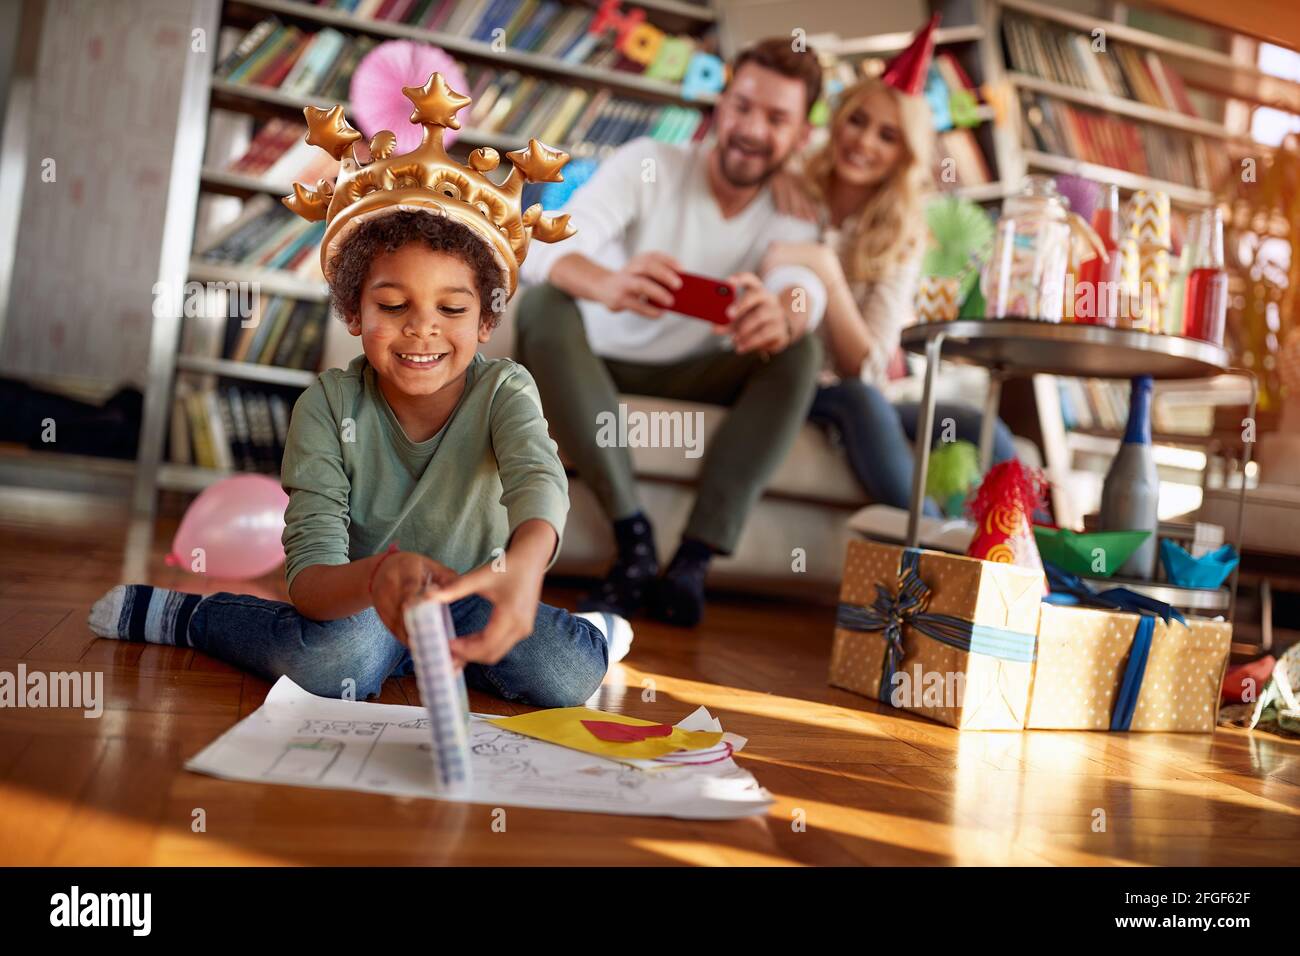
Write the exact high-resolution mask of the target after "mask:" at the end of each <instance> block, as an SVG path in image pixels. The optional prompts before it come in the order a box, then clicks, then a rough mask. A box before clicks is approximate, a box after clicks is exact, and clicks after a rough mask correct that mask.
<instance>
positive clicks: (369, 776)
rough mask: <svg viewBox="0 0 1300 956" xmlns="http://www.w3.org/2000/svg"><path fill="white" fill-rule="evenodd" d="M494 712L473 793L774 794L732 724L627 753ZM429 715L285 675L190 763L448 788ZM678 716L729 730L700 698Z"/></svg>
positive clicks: (477, 759) (478, 750) (607, 797)
mask: <svg viewBox="0 0 1300 956" xmlns="http://www.w3.org/2000/svg"><path fill="white" fill-rule="evenodd" d="M489 719H491V718H490V717H488V716H482V715H477V714H476V715H473V716H472V719H471V722H470V747H471V752H472V756H471V760H472V762H473V786H472V789H471V791H470V794H469V796H468V797H467V798H463V799H465V801H466V802H469V803H481V804H489V805H492V806H517V807H538V808H543V809H552V810H572V811H583V812H589V813H615V814H629V815H637V816H667V817H682V818H686V819H697V820H728V819H735V818H739V817H745V816H751V815H753V814H759V813H763V812H764V811H766V809H767V808H768V807H769V806H770V805H771V803H772V798H771V796H770V795H769V794H768V793H767V791H766V790H764V789H763V788H762V787H761V786H759V784H758V781H756V780H755V779H754V777H753V776H752V775H751V774H750V773H749V772H748V771H746V770H744V769H742V768H741V767H739V766H737V765H736V763H735V762H734V761H733V760H732V759H731V754H732V752H733V751H735V750H738V749H740V747H741V746H743V744H744V738H742V737H737V736H736V735H734V734H725V735H724V739H723V740H721V741H720V742H719V743H718V745H717V746H716V747H714V748H711V749H710V750H708V751H696V752H693V753H691V754H690V760H691V761H695V762H687V761H681V762H680V763H679V762H677V761H673V760H672V755H668V756H666V757H663V758H660V759H658V760H634V761H627V762H618V761H613V760H607V759H604V758H601V757H597V756H593V755H591V754H584V753H581V752H579V751H576V750H571V749H569V748H566V747H560V746H557V745H555V744H550V743H546V742H545V741H541V740H535V739H533V738H531V737H525V736H522V735H520V734H516V733H514V732H512V731H509V730H505V729H503V728H500V727H496V726H494V725H493V724H492V723H489ZM428 720H429V717H428V714H427V712H426V711H425V709H424V708H423V707H410V706H403V705H398V704H372V703H365V702H353V701H344V700H331V699H327V698H323V697H316V696H315V695H313V694H309V693H307V691H305V690H303V689H302V688H301V687H299V686H298V685H297V684H295V683H294V682H293V681H291V680H290V679H289V678H288V677H281V678H280V680H279V681H278V682H277V683H276V685H275V686H274V687H273V688H271V692H270V693H269V694H268V695H267V698H266V701H265V703H263V705H262V706H261V707H260V708H258V709H257V710H256V711H254V712H253V713H252V714H250V715H249V716H247V717H245V718H244V719H243V720H241V721H240V722H239V723H238V724H236V725H235V726H234V727H232V728H231V729H230V730H228V731H227V732H226V733H224V734H222V735H221V736H220V737H219V738H218V739H217V740H216V741H214V742H213V743H212V744H210V745H208V746H207V747H206V748H204V749H203V751H202V752H200V753H199V754H198V755H197V756H195V757H194V758H193V759H191V760H190V761H189V762H188V763H186V765H185V766H186V769H188V770H193V771H195V772H198V773H206V774H211V775H212V776H216V777H223V778H225V779H229V780H245V781H251V782H256V783H279V784H292V785H297V786H303V787H322V788H329V789H341V790H362V791H368V792H372V793H387V794H392V795H395V796H409V797H429V798H438V797H439V792H438V789H437V787H436V785H435V782H434V773H433V763H432V759H431V754H430V746H431V745H430V736H429V726H428ZM677 727H679V728H681V729H683V730H690V731H700V730H705V731H714V732H719V733H720V732H721V727H720V726H719V725H718V722H717V720H716V719H715V718H713V717H712V716H710V715H709V713H708V711H706V710H705V709H704V708H702V707H701V708H699V709H698V710H696V711H695V712H694V713H692V714H690V715H689V716H688V717H687V718H685V719H684V720H682V721H680V722H679V723H678V724H677ZM704 761H707V762H704ZM642 767H645V768H646V769H641V768H642Z"/></svg>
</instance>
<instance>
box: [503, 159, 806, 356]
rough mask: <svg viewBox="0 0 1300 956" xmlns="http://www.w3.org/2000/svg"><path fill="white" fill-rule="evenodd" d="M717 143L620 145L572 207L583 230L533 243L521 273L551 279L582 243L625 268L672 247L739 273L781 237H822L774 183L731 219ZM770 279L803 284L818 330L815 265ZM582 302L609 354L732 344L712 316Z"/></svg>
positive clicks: (685, 259) (590, 329)
mask: <svg viewBox="0 0 1300 956" xmlns="http://www.w3.org/2000/svg"><path fill="white" fill-rule="evenodd" d="M710 148H711V144H703V143H694V144H689V145H686V146H673V145H669V144H666V143H660V142H657V141H655V140H652V139H647V138H641V139H635V140H632V141H631V142H629V143H626V144H624V145H623V146H621V147H620V148H619V149H618V150H616V151H615V152H614V153H613V154H612V155H611V156H610V157H609V158H608V159H606V160H605V161H604V162H603V163H601V164H600V167H599V168H598V169H597V170H596V172H595V174H594V175H593V176H592V177H591V179H590V180H588V181H587V182H586V183H584V184H583V185H582V187H581V188H579V189H578V190H577V191H576V192H575V193H574V194H573V197H572V198H571V199H570V201H569V202H568V204H567V205H566V206H565V207H564V211H565V212H567V213H570V214H572V216H573V225H574V226H575V227H577V230H578V232H577V235H575V236H574V237H573V238H571V239H566V240H565V241H564V242H561V243H557V244H555V245H547V244H545V243H539V242H535V243H532V244H531V245H530V246H529V249H528V258H527V259H526V260H525V261H524V265H523V268H522V270H521V276H522V279H523V281H525V282H529V283H540V282H545V281H546V280H547V278H548V277H549V276H550V274H551V267H552V266H553V265H554V264H555V263H556V261H557V260H559V259H561V258H563V257H564V256H566V255H569V254H570V253H575V252H576V253H581V254H582V255H585V256H587V257H588V258H589V259H591V260H593V261H594V262H596V263H598V264H600V265H602V266H604V267H606V268H608V269H618V268H621V267H622V266H623V265H624V264H625V263H626V262H627V261H628V259H630V258H631V257H632V256H635V255H637V254H639V253H642V252H665V253H668V254H669V255H671V256H673V257H675V258H676V259H677V261H678V262H680V263H681V266H682V268H683V269H684V270H686V271H687V272H693V273H695V274H697V275H704V276H709V277H711V278H716V279H725V278H726V277H727V276H729V275H732V274H734V273H737V272H757V271H758V267H759V264H760V263H761V261H762V259H763V254H764V252H766V251H767V247H768V245H769V244H770V243H772V242H773V241H775V240H780V241H785V242H815V241H817V233H818V229H817V226H816V224H814V223H811V222H804V221H803V220H800V219H795V218H792V217H790V216H784V215H782V214H780V213H778V212H777V211H776V207H775V205H774V204H773V202H772V197H771V193H770V192H769V190H767V189H763V190H761V191H760V192H759V194H758V195H757V196H756V197H755V198H754V200H753V201H752V202H751V203H750V204H749V205H748V206H746V207H745V208H744V209H743V210H741V211H740V212H739V213H737V214H736V215H734V216H732V217H731V218H730V219H728V218H725V217H724V216H723V215H722V211H721V210H720V209H719V208H718V203H717V201H716V200H715V199H714V198H713V193H712V191H711V190H710V188H709V180H708V154H709V150H710ZM762 278H763V281H764V284H766V285H767V287H768V288H769V289H772V291H774V292H780V291H782V290H783V289H788V288H791V287H794V286H798V287H801V288H803V289H804V291H805V293H806V294H807V299H808V304H809V327H808V330H809V331H810V332H811V331H812V330H813V329H814V328H815V327H816V325H817V323H818V322H820V320H821V316H822V312H823V311H824V309H825V303H826V289H825V286H824V285H823V284H822V282H821V280H820V279H818V278H817V276H816V274H815V273H814V272H812V271H811V270H809V269H803V268H799V267H783V268H780V269H776V270H773V271H772V272H771V273H769V274H768V275H765V276H762ZM578 307H579V309H581V311H582V319H583V325H584V326H585V327H586V330H587V340H588V342H590V343H591V348H592V350H593V351H594V352H595V353H596V354H597V355H601V356H604V357H606V358H612V359H621V360H625V361H631V362H640V363H644V364H652V365H653V364H667V363H670V362H677V361H681V360H683V359H688V358H694V357H697V356H701V355H708V354H712V353H717V352H720V351H723V350H724V349H725V348H726V347H727V346H728V345H729V343H730V340H729V339H728V338H727V337H725V336H718V335H715V334H714V333H713V331H712V327H711V326H710V324H709V323H708V322H703V321H701V320H699V319H694V318H690V317H688V316H683V315H679V314H677V313H674V312H664V313H663V315H662V316H661V317H660V318H658V319H648V318H645V317H644V316H640V315H637V314H636V313H634V312H611V311H610V310H609V309H607V308H606V307H605V306H604V305H602V304H601V303H599V302H592V301H588V300H582V301H580V302H579V303H578Z"/></svg>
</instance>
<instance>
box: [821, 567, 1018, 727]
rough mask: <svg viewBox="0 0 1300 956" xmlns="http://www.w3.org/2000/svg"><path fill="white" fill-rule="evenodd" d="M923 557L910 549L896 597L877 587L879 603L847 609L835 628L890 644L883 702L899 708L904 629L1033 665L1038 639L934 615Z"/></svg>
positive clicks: (882, 676)
mask: <svg viewBox="0 0 1300 956" xmlns="http://www.w3.org/2000/svg"><path fill="white" fill-rule="evenodd" d="M920 560H921V552H920V551H919V550H918V549H916V548H905V549H904V550H903V556H902V559H901V560H900V562H899V568H898V587H897V590H895V591H891V590H890V589H889V588H888V587H887V586H886V585H885V584H877V585H876V597H875V600H873V601H872V602H871V605H870V606H869V607H867V606H863V605H859V604H845V603H841V604H840V605H839V607H838V609H837V611H836V615H835V624H836V626H837V627H840V628H843V629H844V630H848V631H881V632H882V633H883V636H884V638H885V659H884V663H883V665H882V667H881V669H880V687H879V691H878V693H877V699H878V700H880V701H882V702H888V703H889V704H890V705H891V706H893V705H894V703H893V694H892V692H891V691H892V685H893V683H894V675H895V674H896V673H898V670H899V668H900V667H901V666H902V663H903V655H904V653H905V652H904V649H903V625H904V624H907V625H909V626H911V627H913V628H915V629H916V630H917V631H919V632H921V633H922V634H924V635H926V636H927V637H930V638H933V639H934V640H936V641H939V642H941V643H943V644H947V645H948V646H949V647H955V648H957V649H958V650H960V651H966V652H967V653H972V654H986V655H988V656H991V657H997V658H1001V659H1002V660H1009V661H1021V662H1029V661H1032V660H1033V659H1034V645H1035V642H1036V639H1037V635H1035V634H1025V633H1023V632H1021V631H1013V630H1010V629H1009V628H1004V627H994V626H992V625H988V624H975V623H974V622H972V621H967V620H964V619H963V618H960V617H954V616H953V615H951V614H935V613H932V612H930V611H929V610H928V607H929V605H930V593H931V592H930V586H929V585H928V584H926V583H925V582H924V581H923V580H921V575H920V573H919V570H918V569H919V567H920Z"/></svg>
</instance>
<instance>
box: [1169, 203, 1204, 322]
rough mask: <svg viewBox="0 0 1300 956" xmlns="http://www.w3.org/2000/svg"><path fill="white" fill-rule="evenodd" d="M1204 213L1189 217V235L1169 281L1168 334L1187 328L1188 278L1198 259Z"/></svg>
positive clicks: (1184, 241) (1184, 240)
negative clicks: (1197, 249) (1185, 315)
mask: <svg viewBox="0 0 1300 956" xmlns="http://www.w3.org/2000/svg"><path fill="white" fill-rule="evenodd" d="M1202 221H1203V214H1201V213H1197V214H1196V215H1194V216H1189V217H1188V218H1187V235H1186V236H1184V237H1183V250H1182V253H1181V254H1180V255H1179V257H1178V268H1177V270H1176V271H1175V272H1174V275H1173V278H1172V279H1171V280H1170V281H1169V302H1168V304H1167V306H1166V308H1165V317H1164V323H1163V324H1164V329H1163V331H1164V332H1165V333H1166V334H1167V335H1182V334H1183V330H1184V329H1185V328H1186V322H1185V321H1184V314H1185V310H1186V308H1187V305H1186V301H1187V278H1188V276H1190V275H1191V273H1192V263H1194V262H1195V261H1196V248H1197V246H1198V245H1199V244H1200V235H1201V223H1202Z"/></svg>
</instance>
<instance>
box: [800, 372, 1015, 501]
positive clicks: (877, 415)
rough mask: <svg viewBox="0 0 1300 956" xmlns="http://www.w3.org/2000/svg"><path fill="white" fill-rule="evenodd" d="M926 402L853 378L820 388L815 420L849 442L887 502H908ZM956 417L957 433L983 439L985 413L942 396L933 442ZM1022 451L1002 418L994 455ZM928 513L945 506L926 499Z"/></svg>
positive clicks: (851, 455)
mask: <svg viewBox="0 0 1300 956" xmlns="http://www.w3.org/2000/svg"><path fill="white" fill-rule="evenodd" d="M919 417H920V405H919V404H918V403H916V402H899V403H898V404H897V405H891V404H890V402H889V399H887V398H885V396H884V394H883V393H882V392H881V391H880V389H878V388H876V387H875V386H874V385H868V384H867V383H866V382H863V381H862V380H861V379H856V378H847V379H842V380H840V381H838V382H836V383H835V384H834V385H827V386H823V387H821V388H818V389H817V394H816V396H815V397H814V398H813V406H812V411H811V412H809V413H808V419H809V421H812V422H814V423H816V424H818V425H821V426H823V427H825V428H828V429H829V430H830V431H831V433H832V441H836V440H838V442H839V443H840V444H842V445H843V446H844V451H845V454H846V455H847V456H848V459H849V465H850V467H852V469H853V473H854V475H856V476H857V479H858V481H859V482H861V484H862V487H863V488H865V489H866V491H867V494H869V495H870V496H871V497H872V499H873V500H875V501H878V502H880V503H881V504H886V505H893V506H894V507H895V508H906V507H907V506H908V503H909V502H910V501H911V500H912V464H913V463H912V448H913V442H914V441H915V440H916V424H917V419H918V418H919ZM947 418H951V419H952V420H953V423H954V426H955V431H956V435H957V438H958V439H960V440H962V441H968V442H970V443H971V444H973V445H979V440H980V422H981V421H982V420H983V418H984V416H983V415H982V414H981V413H980V412H978V411H976V410H975V409H973V408H971V407H970V406H968V405H954V404H948V403H947V402H940V403H939V404H938V405H936V406H935V413H934V430H933V431H932V432H931V437H930V440H931V443H933V442H934V440H935V438H936V437H937V436H938V435H940V434H942V427H943V421H944V419H947ZM1014 457H1016V446H1015V444H1014V443H1013V442H1012V440H1011V429H1009V428H1007V426H1006V425H1005V424H1004V423H1003V421H1002V420H1001V419H998V421H997V422H996V423H994V426H993V461H994V462H999V461H1008V460H1009V459H1012V458H1014ZM924 510H925V513H926V514H927V515H931V516H933V517H936V518H937V517H942V514H943V513H942V512H941V511H940V510H939V506H938V505H936V504H935V503H934V501H933V500H932V499H930V498H926V499H925V509H924Z"/></svg>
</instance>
